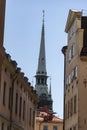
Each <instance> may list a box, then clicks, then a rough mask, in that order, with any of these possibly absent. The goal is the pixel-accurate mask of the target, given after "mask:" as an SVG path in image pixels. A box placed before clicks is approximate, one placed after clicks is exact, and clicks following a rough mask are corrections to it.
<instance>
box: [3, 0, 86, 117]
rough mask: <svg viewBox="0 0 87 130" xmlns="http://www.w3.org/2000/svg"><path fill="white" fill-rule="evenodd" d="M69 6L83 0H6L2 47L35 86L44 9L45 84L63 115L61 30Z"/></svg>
mask: <svg viewBox="0 0 87 130" xmlns="http://www.w3.org/2000/svg"><path fill="white" fill-rule="evenodd" d="M69 9H76V10H79V11H82V10H84V12H85V14H87V0H7V2H6V15H5V33H4V47H5V49H6V52H7V53H9V54H10V55H11V58H12V60H15V61H16V62H17V63H18V67H20V68H21V71H22V72H24V73H25V76H27V77H28V79H29V82H31V85H33V86H35V78H34V76H35V74H36V70H37V65H38V57H39V49H40V40H41V29H42V19H43V13H42V12H43V10H44V11H45V16H44V21H45V22H44V24H45V49H46V68H47V74H48V76H49V78H48V86H49V85H50V78H51V87H52V98H53V110H54V111H55V112H56V113H57V114H56V116H58V117H59V118H63V85H64V84H63V81H64V56H63V54H62V52H61V49H62V47H63V46H65V45H67V34H66V33H65V26H66V21H67V17H68V13H69Z"/></svg>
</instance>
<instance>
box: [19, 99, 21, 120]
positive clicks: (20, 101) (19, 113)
mask: <svg viewBox="0 0 87 130" xmlns="http://www.w3.org/2000/svg"><path fill="white" fill-rule="evenodd" d="M21 109H22V97H20V104H19V117H20V118H21Z"/></svg>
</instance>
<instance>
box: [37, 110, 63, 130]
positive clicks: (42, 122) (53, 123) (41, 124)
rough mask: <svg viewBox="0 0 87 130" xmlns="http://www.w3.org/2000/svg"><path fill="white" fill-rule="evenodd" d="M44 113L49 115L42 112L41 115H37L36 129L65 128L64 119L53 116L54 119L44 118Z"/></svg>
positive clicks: (61, 129) (55, 129)
mask: <svg viewBox="0 0 87 130" xmlns="http://www.w3.org/2000/svg"><path fill="white" fill-rule="evenodd" d="M44 115H46V116H47V113H45V112H40V115H39V116H36V118H35V121H36V125H35V130H63V120H62V119H60V118H58V117H56V116H53V117H52V120H48V121H47V120H46V119H44Z"/></svg>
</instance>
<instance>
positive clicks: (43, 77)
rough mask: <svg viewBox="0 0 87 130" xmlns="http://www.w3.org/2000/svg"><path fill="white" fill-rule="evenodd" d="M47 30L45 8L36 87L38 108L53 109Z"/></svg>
mask: <svg viewBox="0 0 87 130" xmlns="http://www.w3.org/2000/svg"><path fill="white" fill-rule="evenodd" d="M45 54H46V53H45V31H44V10H43V23H42V31H41V43H40V52H39V59H38V68H37V72H36V76H35V77H36V84H35V89H36V92H37V95H38V97H39V103H38V106H37V109H39V110H40V108H41V107H45V106H46V107H47V108H48V109H49V110H52V99H51V96H49V91H48V85H47V78H48V76H47V71H46V56H45Z"/></svg>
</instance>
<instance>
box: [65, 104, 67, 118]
mask: <svg viewBox="0 0 87 130" xmlns="http://www.w3.org/2000/svg"><path fill="white" fill-rule="evenodd" d="M65 119H67V104H66V105H65Z"/></svg>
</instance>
